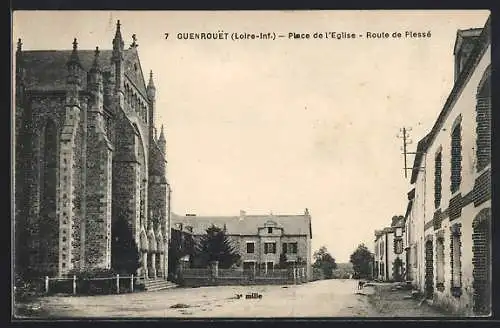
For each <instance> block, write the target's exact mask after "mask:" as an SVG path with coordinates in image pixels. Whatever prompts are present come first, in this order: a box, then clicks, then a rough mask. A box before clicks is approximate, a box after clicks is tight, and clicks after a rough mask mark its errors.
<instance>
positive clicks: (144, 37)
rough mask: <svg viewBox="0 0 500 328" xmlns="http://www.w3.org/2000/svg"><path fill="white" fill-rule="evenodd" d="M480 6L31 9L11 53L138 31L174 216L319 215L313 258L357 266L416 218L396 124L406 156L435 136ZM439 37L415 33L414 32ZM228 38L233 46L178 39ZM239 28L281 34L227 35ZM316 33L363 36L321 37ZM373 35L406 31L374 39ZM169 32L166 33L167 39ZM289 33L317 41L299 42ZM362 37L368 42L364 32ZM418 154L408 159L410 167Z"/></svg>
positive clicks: (108, 40) (19, 16) (479, 22)
mask: <svg viewBox="0 0 500 328" xmlns="http://www.w3.org/2000/svg"><path fill="white" fill-rule="evenodd" d="M488 14H489V12H488V11H485V10H474V11H464V10H461V11H457V10H453V11H452V10H446V11H445V10H441V11H396V10H391V11H302V12H301V11H273V12H271V11H267V12H266V11H262V12H258V11H253V12H244V11H239V12H231V11H224V12H215V11H212V12H210V11H207V12H196V11H189V12H176V11H168V12H167V11H155V12H152V11H140V12H132V11H113V12H110V11H93V12H90V11H87V12H84V11H64V12H56V11H45V12H42V11H32V12H27V11H26V12H15V13H14V16H13V49H15V42H16V41H17V39H18V38H21V39H22V42H23V49H25V50H37V49H39V50H42V49H47V50H48V49H51V50H59V49H60V50H62V49H71V47H72V42H73V38H74V37H76V38H77V39H78V47H79V49H95V47H96V46H99V48H100V49H111V47H112V39H113V37H114V31H115V24H116V20H117V19H120V21H121V24H122V26H121V30H122V35H123V37H124V39H125V46H126V47H128V46H129V45H130V43H132V34H136V36H137V43H138V44H139V47H138V52H139V57H140V59H141V66H142V71H143V73H144V75H145V78H146V79H147V78H148V75H149V74H148V73H149V71H150V70H153V75H154V82H155V85H156V89H157V104H156V108H157V115H156V125H157V127H158V128H159V127H160V126H161V124H163V125H164V128H165V135H166V139H167V160H168V179H169V181H170V183H171V186H172V190H173V193H172V210H173V212H175V213H177V214H181V215H183V214H185V213H195V214H197V215H217V216H219V215H239V211H240V210H245V211H246V212H247V213H248V214H269V213H273V214H300V213H303V212H304V209H305V208H308V209H309V212H310V214H311V217H312V233H313V235H312V247H313V251H314V250H317V249H318V248H319V247H321V246H323V245H324V246H326V247H327V249H328V250H329V252H330V253H331V254H332V256H333V257H334V258H335V259H336V260H337V262H348V261H349V256H350V254H351V253H352V252H353V251H354V250H355V248H356V247H357V245H358V244H360V243H365V244H366V245H367V246H368V247H369V248H372V247H373V240H374V230H376V229H380V228H383V227H385V226H388V225H390V221H391V218H392V216H393V215H402V214H404V212H405V210H406V205H407V196H406V194H407V192H408V191H409V190H410V189H411V186H410V182H409V176H408V178H405V176H404V170H403V165H404V164H403V156H402V155H401V146H402V140H401V139H399V138H398V137H397V135H398V133H399V132H400V128H402V127H403V126H405V127H411V129H412V130H411V131H410V135H411V139H412V141H413V143H412V144H410V145H409V151H414V150H415V147H416V144H417V142H418V141H419V140H420V139H421V138H422V137H423V136H424V135H425V134H427V133H428V131H430V129H431V127H432V125H433V124H434V121H435V120H436V118H437V116H438V114H439V112H440V110H441V109H442V106H443V105H444V103H445V101H446V98H447V97H448V94H449V92H450V91H451V89H452V87H453V66H454V63H453V45H454V42H455V37H456V32H457V29H467V28H474V27H482V26H483V25H484V23H485V22H486V19H487V17H488ZM407 31H411V32H424V33H427V32H429V31H430V37H426V38H405V37H404V36H405V32H407ZM189 32H192V33H202V32H206V33H208V32H214V33H215V32H223V33H229V39H228V40H180V39H178V38H177V34H178V33H189ZM233 32H236V33H238V34H239V33H260V32H263V33H267V32H271V33H272V32H274V33H275V34H277V35H279V34H283V35H285V37H284V38H278V39H276V40H257V39H254V40H251V39H250V40H237V41H233V40H231V38H230V36H231V34H232V33H233ZM315 32H337V33H340V32H346V33H355V34H356V35H357V37H356V38H355V39H352V38H351V39H325V38H323V39H314V38H313V34H314V33H315ZM367 32H371V33H380V32H387V33H389V35H390V36H392V34H393V33H394V32H400V33H402V37H401V38H392V37H389V38H382V39H367V37H366V35H367ZM165 33H168V34H169V37H168V39H165ZM288 33H310V35H311V38H310V39H289V38H288ZM359 35H363V37H359ZM412 163H413V158H412V157H409V158H408V164H409V165H410V166H411V165H412Z"/></svg>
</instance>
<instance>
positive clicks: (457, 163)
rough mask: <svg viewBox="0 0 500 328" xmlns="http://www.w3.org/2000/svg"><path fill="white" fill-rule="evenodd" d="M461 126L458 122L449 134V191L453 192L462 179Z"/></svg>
mask: <svg viewBox="0 0 500 328" xmlns="http://www.w3.org/2000/svg"><path fill="white" fill-rule="evenodd" d="M461 132H462V128H461V125H460V123H459V124H457V125H456V126H455V128H454V129H453V132H452V134H451V192H452V193H454V192H456V191H458V189H459V188H460V182H461V180H462V176H461V174H462V172H461V171H462V144H461V142H462V140H461Z"/></svg>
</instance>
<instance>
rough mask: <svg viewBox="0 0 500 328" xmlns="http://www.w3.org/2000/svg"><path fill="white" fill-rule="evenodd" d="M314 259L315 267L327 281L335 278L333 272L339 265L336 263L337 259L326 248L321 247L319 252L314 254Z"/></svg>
mask: <svg viewBox="0 0 500 328" xmlns="http://www.w3.org/2000/svg"><path fill="white" fill-rule="evenodd" d="M313 258H314V264H313V267H315V268H318V269H320V270H321V272H322V273H323V276H324V277H325V279H331V278H332V277H333V270H335V269H336V268H337V263H335V259H334V258H333V257H332V255H331V254H330V253H329V252H328V250H327V249H326V247H325V246H321V247H320V249H319V250H317V251H316V252H314V254H313Z"/></svg>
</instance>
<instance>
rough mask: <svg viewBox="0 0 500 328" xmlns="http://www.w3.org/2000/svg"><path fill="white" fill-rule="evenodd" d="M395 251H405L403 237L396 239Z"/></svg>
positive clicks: (397, 252) (399, 252) (398, 252)
mask: <svg viewBox="0 0 500 328" xmlns="http://www.w3.org/2000/svg"><path fill="white" fill-rule="evenodd" d="M394 253H396V254H401V253H403V239H401V238H398V239H395V240H394Z"/></svg>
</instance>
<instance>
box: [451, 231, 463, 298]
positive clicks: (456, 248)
mask: <svg viewBox="0 0 500 328" xmlns="http://www.w3.org/2000/svg"><path fill="white" fill-rule="evenodd" d="M460 236H461V233H460V225H458V224H456V225H454V226H452V228H451V236H450V237H451V244H450V262H451V292H452V294H453V295H454V296H457V297H458V296H460V295H461V287H462V263H461V259H460V257H461V249H460V248H461V241H460Z"/></svg>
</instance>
